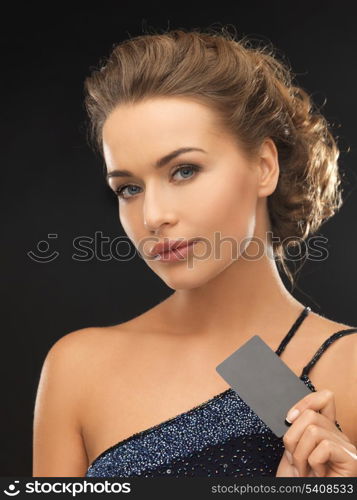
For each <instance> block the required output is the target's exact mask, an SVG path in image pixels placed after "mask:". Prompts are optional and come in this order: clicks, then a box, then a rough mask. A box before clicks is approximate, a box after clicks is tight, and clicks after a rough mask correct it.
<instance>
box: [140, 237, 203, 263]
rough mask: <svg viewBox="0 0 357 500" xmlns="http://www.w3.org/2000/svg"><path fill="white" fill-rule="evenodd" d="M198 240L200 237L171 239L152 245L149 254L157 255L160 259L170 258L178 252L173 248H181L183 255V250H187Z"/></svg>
mask: <svg viewBox="0 0 357 500" xmlns="http://www.w3.org/2000/svg"><path fill="white" fill-rule="evenodd" d="M196 241H199V239H198V238H191V239H190V240H169V241H164V242H159V243H156V245H154V246H153V247H152V249H151V250H150V252H149V254H150V255H151V256H152V257H157V258H158V259H165V260H167V258H170V257H172V256H175V255H177V254H178V252H175V253H174V252H173V250H176V249H177V250H179V249H180V254H182V255H183V252H185V251H186V249H188V247H190V246H192V243H194V242H196ZM171 254H172V255H171Z"/></svg>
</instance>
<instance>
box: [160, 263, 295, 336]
mask: <svg viewBox="0 0 357 500" xmlns="http://www.w3.org/2000/svg"><path fill="white" fill-rule="evenodd" d="M163 305H164V311H163V312H164V315H163V316H164V318H165V319H164V321H165V322H167V324H168V325H170V330H171V331H172V330H174V331H175V332H177V334H178V335H179V336H180V337H182V336H184V337H185V339H186V340H192V341H194V342H195V341H197V342H207V341H212V342H214V341H215V340H217V345H221V343H222V339H223V338H224V339H225V340H227V341H228V342H229V341H230V340H231V341H233V342H234V341H238V340H243V339H245V338H250V337H251V336H252V335H255V334H258V335H261V336H262V338H263V337H264V338H275V337H276V336H278V337H279V338H280V337H281V338H282V336H283V335H284V334H286V333H287V331H288V330H289V328H290V327H291V325H292V324H293V322H294V321H295V320H296V318H297V317H298V315H299V314H300V312H301V311H302V309H303V307H304V305H303V304H301V303H299V302H298V301H297V300H296V299H295V298H294V297H293V296H292V295H291V294H290V293H289V292H288V291H287V290H286V288H285V286H284V284H283V282H282V280H281V277H280V275H279V272H278V269H277V267H276V263H275V260H274V259H272V258H269V257H268V256H267V255H265V256H264V257H262V258H260V259H258V260H254V259H245V258H244V259H243V258H241V257H239V258H238V259H237V260H235V261H234V262H233V263H232V264H231V265H229V266H228V267H227V268H226V269H225V270H224V271H223V272H221V273H219V274H218V275H217V277H215V278H213V279H211V280H210V281H209V282H207V283H206V284H204V285H202V286H199V287H197V288H194V289H189V290H186V289H182V290H177V291H175V292H174V293H173V294H172V295H171V296H170V297H169V299H167V300H166V301H165V303H164V304H163ZM163 316H161V317H163Z"/></svg>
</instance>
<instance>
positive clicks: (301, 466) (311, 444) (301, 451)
mask: <svg viewBox="0 0 357 500" xmlns="http://www.w3.org/2000/svg"><path fill="white" fill-rule="evenodd" d="M324 418H325V417H324ZM326 420H327V419H326ZM296 423H297V422H296ZM330 425H331V422H330ZM324 439H327V440H330V441H334V442H335V443H337V444H339V445H340V446H342V445H346V444H347V443H346V441H345V440H343V439H341V437H340V436H339V435H338V434H336V433H333V432H331V431H330V430H327V429H326V428H323V427H321V426H319V425H315V424H309V425H307V427H305V429H304V431H303V434H302V435H301V437H300V439H299V441H298V443H297V445H296V448H295V450H294V452H293V454H292V461H293V464H294V465H295V467H296V468H297V470H298V474H299V476H300V477H306V476H307V474H308V472H309V471H310V467H311V465H310V463H309V456H310V455H311V453H312V452H313V451H314V450H315V448H316V447H317V446H318V445H319V444H320V442H321V441H323V440H324Z"/></svg>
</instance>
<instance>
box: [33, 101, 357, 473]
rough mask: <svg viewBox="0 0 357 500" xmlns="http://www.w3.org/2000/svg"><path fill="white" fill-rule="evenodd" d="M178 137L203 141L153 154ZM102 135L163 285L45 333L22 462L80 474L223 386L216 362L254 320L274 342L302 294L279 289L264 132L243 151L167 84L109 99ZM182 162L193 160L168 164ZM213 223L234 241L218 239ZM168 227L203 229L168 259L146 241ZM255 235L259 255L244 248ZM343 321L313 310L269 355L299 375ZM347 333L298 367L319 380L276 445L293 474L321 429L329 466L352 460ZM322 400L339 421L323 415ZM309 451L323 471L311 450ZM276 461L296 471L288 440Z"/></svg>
mask: <svg viewBox="0 0 357 500" xmlns="http://www.w3.org/2000/svg"><path fill="white" fill-rule="evenodd" d="M181 147H197V148H202V149H204V150H205V151H206V153H203V152H198V151H195V152H189V153H185V154H182V155H180V156H178V157H176V158H175V159H173V160H172V161H171V162H170V163H169V164H167V165H166V166H164V167H162V168H160V169H155V168H154V164H155V162H156V161H157V160H158V159H159V158H161V157H162V156H164V155H166V154H168V153H170V152H171V151H174V150H176V149H178V148H181ZM103 148H104V156H105V162H106V166H107V172H108V173H109V174H112V173H113V172H114V171H115V170H117V169H120V170H124V169H125V170H128V171H130V172H132V173H133V174H134V175H133V176H128V177H111V178H110V179H109V181H108V182H109V185H110V187H111V189H113V190H114V191H115V190H117V189H118V188H119V187H120V186H123V185H128V184H130V185H131V186H132V187H130V188H126V189H125V191H124V192H123V193H125V195H126V196H128V197H130V196H131V198H129V199H122V198H118V212H119V218H120V222H121V224H122V226H123V228H124V230H125V232H126V234H127V236H128V237H129V238H130V240H131V241H132V243H133V244H134V246H135V247H136V248H137V249H138V252H139V253H140V255H141V256H142V258H143V259H144V262H145V263H146V264H147V265H148V266H149V267H150V268H151V269H152V271H153V272H154V273H155V274H157V275H158V276H159V277H160V278H161V279H162V280H163V281H164V282H165V283H166V284H167V286H168V287H170V288H171V289H172V290H174V292H173V294H172V295H170V296H169V297H168V298H167V299H166V300H164V301H162V302H161V303H159V304H157V305H156V306H155V307H153V308H151V309H150V310H148V311H146V312H145V313H143V314H141V315H140V316H138V317H136V318H133V319H132V320H130V321H127V322H125V323H121V324H119V325H114V326H111V327H103V328H87V329H82V330H78V331H75V332H71V333H70V334H67V335H65V336H64V337H62V338H61V339H60V340H59V341H58V342H57V343H56V344H55V345H54V346H53V348H52V349H51V351H50V353H49V355H48V357H47V358H46V362H45V366H44V369H43V372H42V376H41V381H40V384H39V390H38V396H37V401H36V409H35V432H34V476H47V475H50V476H51V475H53V476H61V475H63V476H76V475H78V476H83V475H84V474H85V472H86V469H87V467H88V465H89V463H91V462H92V461H93V460H94V459H95V458H96V457H97V456H98V455H99V454H100V453H101V452H102V451H104V450H106V449H107V448H108V447H109V446H112V445H114V444H116V443H117V442H118V441H120V440H122V439H125V438H126V437H128V436H130V435H132V434H134V433H135V432H138V431H140V430H143V429H147V428H149V427H151V426H154V425H156V424H158V423H160V422H163V421H165V420H167V419H168V418H170V417H172V416H175V415H178V414H179V413H182V412H185V411H187V410H189V409H191V408H193V407H194V406H196V405H198V404H200V403H202V402H203V401H206V400H208V399H209V398H211V397H213V396H214V395H216V394H218V393H220V392H223V391H224V390H226V389H227V388H228V387H229V386H228V385H227V384H226V383H225V381H224V380H223V379H222V378H221V377H220V376H219V375H218V374H217V372H216V370H215V367H216V366H217V365H218V364H219V363H220V362H221V361H222V360H223V359H225V358H226V357H228V356H229V355H230V354H231V353H232V352H233V351H235V350H236V349H238V347H239V346H240V345H241V344H243V343H244V342H246V341H247V340H248V339H249V338H251V336H252V333H258V334H259V335H260V336H261V338H262V339H263V340H264V341H265V342H266V343H267V344H268V345H269V346H270V347H271V348H272V349H274V350H276V349H277V347H278V345H279V343H280V342H281V340H282V338H283V337H284V336H285V335H286V333H287V332H288V330H289V329H290V327H291V325H292V324H293V323H294V321H295V320H296V318H297V317H298V316H299V314H300V313H301V311H302V309H303V307H304V305H303V304H302V303H300V302H299V301H297V300H296V299H295V298H294V297H293V296H292V295H291V294H290V293H289V292H288V291H287V290H286V288H285V286H284V284H283V282H282V280H281V278H280V275H279V273H278V270H277V268H276V264H275V262H274V260H273V259H272V258H271V257H270V256H271V248H270V246H269V243H268V240H267V238H266V233H267V231H269V229H270V223H269V217H268V211H267V196H269V195H270V194H272V193H273V192H274V190H275V188H276V185H277V182H278V178H279V162H278V155H277V150H276V147H275V145H274V142H273V141H272V140H271V139H270V138H266V139H265V140H264V141H263V143H262V145H261V147H260V149H259V151H258V152H257V155H256V156H255V157H254V158H250V159H249V158H248V157H247V156H246V155H245V154H244V151H243V149H242V147H241V146H239V144H238V142H237V140H236V138H234V137H233V136H232V135H231V134H230V133H229V132H228V131H226V130H223V129H222V127H221V125H220V124H219V122H218V119H217V116H216V114H215V113H214V112H213V111H212V110H211V109H210V108H208V107H206V106H204V105H203V104H201V103H199V102H197V101H194V100H193V99H188V98H181V97H175V98H173V97H170V98H155V99H150V100H146V101H143V102H141V103H136V104H134V105H121V106H118V107H117V108H116V109H115V110H113V112H112V113H111V114H110V115H109V116H108V117H107V119H106V121H105V123H104V126H103ZM189 165H198V166H200V167H201V170H200V171H198V172H196V173H195V172H194V171H192V170H191V171H190V170H186V174H185V173H184V172H183V170H182V169H181V171H179V172H177V169H178V167H180V166H182V167H186V168H187V167H188V166H189ZM174 172H175V174H174ZM217 234H218V235H219V237H220V239H221V240H224V239H229V238H230V240H228V241H233V242H236V246H235V247H234V245H233V246H232V245H229V244H222V245H218V247H217V244H216V243H215V241H216V240H215V236H216V237H217ZM154 236H155V238H154ZM168 238H169V239H174V240H176V239H191V238H201V239H202V241H200V242H199V243H197V244H196V245H195V246H194V248H193V250H192V252H191V253H190V254H189V255H188V257H187V258H184V259H182V260H180V261H179V262H173V263H169V262H164V261H159V260H153V258H152V257H150V256H149V253H148V252H149V250H150V248H151V247H152V246H153V244H154V243H156V242H158V241H164V240H165V239H168ZM257 242H258V243H257ZM258 244H259V246H258ZM232 248H233V254H232ZM257 248H260V250H261V253H260V256H259V258H253V256H255V255H256V254H257ZM207 250H208V253H207ZM218 252H220V253H218ZM202 255H205V258H201V256H202ZM218 257H220V258H218ZM344 328H350V326H349V325H344V324H340V323H336V322H334V321H330V320H328V319H327V318H324V317H322V316H319V315H318V314H316V313H313V312H311V313H310V314H309V316H308V317H307V318H306V319H305V320H304V322H303V324H302V325H301V326H300V327H299V330H298V332H297V334H296V336H294V338H293V339H292V340H291V342H289V344H288V346H287V348H286V350H284V352H283V353H282V354H281V359H282V360H283V361H284V362H285V363H286V364H287V365H288V366H289V367H290V368H291V370H292V371H293V372H294V373H295V374H296V375H300V373H301V370H302V368H303V366H304V365H305V364H306V362H307V361H308V360H310V359H311V358H312V356H313V355H314V354H315V352H316V350H317V349H318V348H319V347H320V346H321V345H322V343H323V341H324V340H325V339H326V338H327V337H329V336H330V335H332V333H335V332H336V331H338V330H341V329H344ZM84 333H85V335H84ZM356 339H357V335H349V336H347V337H344V338H343V339H341V340H339V341H336V342H335V343H334V345H333V348H332V347H331V348H330V349H328V350H327V352H326V353H324V355H323V356H322V358H321V359H320V360H319V362H318V363H317V364H316V365H315V366H314V367H313V368H312V370H311V372H310V374H309V376H311V380H312V381H313V383H314V385H315V387H316V388H317V389H321V390H317V392H316V393H312V394H309V395H308V398H306V400H301V401H300V402H297V404H296V405H295V406H298V405H302V407H301V409H302V414H301V415H300V416H299V417H298V418H297V420H296V422H293V424H292V426H291V427H290V428H289V430H288V431H287V432H286V433H285V435H284V445H285V448H286V450H287V451H290V453H291V455H292V459H293V462H294V465H296V467H297V468H298V471H299V473H300V475H308V474H310V472H311V471H310V469H309V467H310V465H308V462H309V460H310V457H311V456H313V459H314V460H316V455H313V450H316V449H318V445H319V443H320V442H322V443H323V444H322V447H321V448H320V449H319V451H318V457H317V458H318V460H320V461H321V460H322V462H323V463H325V462H326V461H327V460H328V459H327V458H326V457H327V455H326V441H327V442H328V446H330V447H331V446H332V445H333V444H331V443H337V444H341V440H342V441H343V447H342V446H339V447H338V448H337V452H336V449H334V457H335V458H333V460H335V466H334V468H333V470H332V475H337V476H338V475H340V476H343V475H346V476H349V475H356V474H351V471H354V470H355V469H354V468H355V467H356V465H355V464H356V460H354V458H353V456H351V455H349V454H348V453H346V452H345V451H344V450H345V448H348V449H349V450H350V451H351V452H355V450H356V448H355V446H356V444H357V431H356V428H355V426H354V422H355V421H356V420H357V408H356V404H355V403H354V401H357V394H356V383H355V375H354V373H353V367H354V366H356V362H357V348H356ZM290 344H292V345H290ZM138 347H139V348H138ZM88 359H90V360H91V362H90V363H88ZM138 367H140V370H138ZM163 379H164V380H165V384H163V383H162V381H163ZM64 387H65V388H66V390H64V389H63V388H64ZM326 390H327V393H326V392H324V391H326ZM322 393H324V394H325V396H324V395H323V394H322ZM321 394H322V396H323V397H321ZM326 395H328V397H326ZM58 401H61V411H60V412H59V411H58ZM332 408H335V409H336V410H337V420H338V421H339V423H340V424H341V427H342V429H343V430H344V431H345V433H346V434H342V433H341V432H340V431H339V430H338V429H337V428H335V427H334V425H333V420H332V419H333V416H334V415H333V411H335V410H333V411H332ZM318 410H320V411H321V413H319V412H318ZM64 416H65V417H66V419H65V418H64ZM312 424H313V426H315V427H311V425H312ZM311 431H313V432H311ZM317 431H318V432H317ZM317 434H318V436H317ZM302 439H303V441H302ZM319 440H320V441H319ZM324 440H325V441H324ZM299 443H300V444H303V446H299ZM306 443H310V444H309V445H308V446H306ZM307 449H308V450H309V451H310V455H309V456H306V451H304V450H307ZM54 450H56V453H54ZM311 450H312V451H311ZM304 453H305V454H304ZM336 453H337V454H338V457H339V458H336V457H337V455H336ZM341 453H342V454H343V460H342V462H341ZM330 459H331V458H330ZM338 460H340V462H339V463H338V464H337V461H338ZM341 463H342V465H341ZM311 465H313V466H314V467H315V468H314V471H317V472H318V471H320V472H321V464H320V463H318V462H316V461H315V462H314V461H313V460H312V463H311ZM324 467H325V466H324ZM324 470H325V473H326V475H328V474H329V472H328V469H327V468H324ZM277 475H281V476H294V469H293V468H292V466H291V464H290V463H289V461H288V455H287V453H284V455H283V458H282V460H281V463H280V465H279V469H278V472H277Z"/></svg>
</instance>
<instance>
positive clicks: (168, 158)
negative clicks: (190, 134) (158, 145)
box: [105, 147, 207, 183]
mask: <svg viewBox="0 0 357 500" xmlns="http://www.w3.org/2000/svg"><path fill="white" fill-rule="evenodd" d="M190 151H201V152H202V153H207V151H205V150H204V149H201V148H192V147H184V148H179V149H175V151H171V153H168V154H167V155H165V156H163V157H162V158H160V159H159V160H157V161H156V163H155V165H154V167H155V168H161V167H163V166H165V165H166V164H167V163H169V162H170V161H171V160H173V159H174V158H176V156H179V155H181V154H183V153H189V152H190ZM111 177H134V174H133V173H132V172H129V170H112V171H111V172H108V173H107V174H106V176H105V180H106V182H107V183H108V181H109V179H110V178H111Z"/></svg>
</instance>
